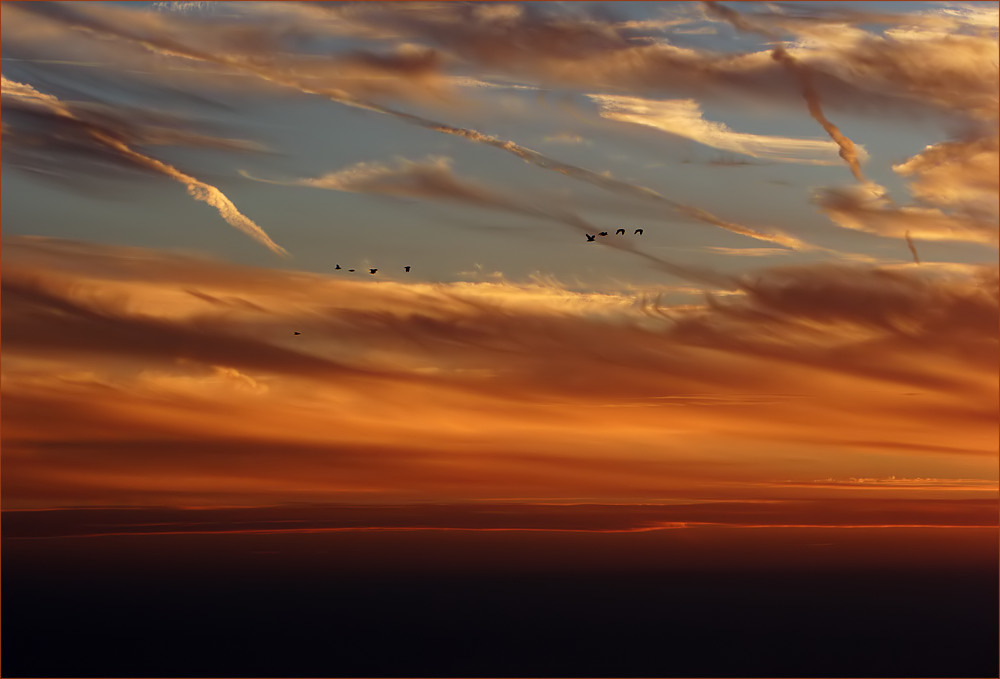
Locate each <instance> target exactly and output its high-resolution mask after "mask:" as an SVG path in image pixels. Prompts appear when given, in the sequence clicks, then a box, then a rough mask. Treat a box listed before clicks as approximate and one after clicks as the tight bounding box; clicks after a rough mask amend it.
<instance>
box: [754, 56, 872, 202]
mask: <svg viewBox="0 0 1000 679" xmlns="http://www.w3.org/2000/svg"><path fill="white" fill-rule="evenodd" d="M771 58H772V59H774V60H775V61H777V62H778V63H780V64H781V65H783V66H784V67H785V68H787V69H788V70H789V71H791V72H792V73H794V74H795V76H796V77H797V78H798V80H799V85H800V86H801V87H802V98H803V99H805V100H806V105H807V106H808V107H809V115H811V116H812V117H813V119H814V120H815V121H816V122H818V123H819V124H820V125H822V126H823V129H824V130H826V133H827V134H828V135H830V139H832V140H833V141H835V142H836V143H837V146H839V147H840V157H841V158H843V159H844V162H846V163H847V166H848V167H850V168H851V174H853V175H854V178H855V179H857V180H858V181H859V182H861V183H862V184H868V183H869V181H868V179H867V178H866V177H865V175H864V173H863V172H861V162H860V161H859V160H858V151H857V148H856V147H855V146H854V142H853V141H851V140H850V139H849V138H848V137H847V136H846V135H845V134H844V133H843V132H841V131H840V128H839V127H837V126H836V125H834V124H833V123H832V122H830V120H829V119H828V118H827V117H826V115H824V114H823V109H822V108H821V107H820V102H819V95H818V94H817V93H816V90H815V89H814V88H813V85H812V78H811V77H810V76H809V69H807V68H806V67H805V66H803V65H802V63H801V62H800V61H799V60H798V59H796V58H795V57H793V56H792V55H791V54H789V53H788V52H786V51H785V48H784V47H782V46H781V45H777V46H775V48H774V51H772V52H771Z"/></svg>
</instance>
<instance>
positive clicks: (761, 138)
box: [588, 94, 867, 165]
mask: <svg viewBox="0 0 1000 679" xmlns="http://www.w3.org/2000/svg"><path fill="white" fill-rule="evenodd" d="M588 96H589V97H590V98H591V99H592V100H594V101H596V102H597V104H598V105H599V106H600V107H601V110H600V114H601V117H602V118H608V119H609V120H619V121H622V122H627V123H634V124H636V125H646V126H648V127H654V128H656V129H658V130H663V131H664V132H669V133H671V134H676V135H678V136H681V137H685V138H687V139H692V140H694V141H696V142H698V143H700V144H704V145H706V146H710V147H712V148H716V149H721V150H723V151H732V152H735V153H741V154H744V155H748V156H751V157H753V158H763V159H766V160H775V161H780V162H786V163H810V164H815V165H832V164H834V163H835V162H836V161H835V160H833V159H831V156H832V155H833V154H834V153H836V152H837V145H836V144H834V143H832V142H827V141H822V140H815V139H794V138H791V137H775V136H769V135H759V134H747V133H744V132H735V131H734V130H732V129H730V128H729V127H728V126H727V125H725V124H724V123H717V122H712V121H708V120H705V119H704V118H703V117H702V112H701V107H700V106H699V105H698V102H696V101H694V100H693V99H671V100H666V101H656V100H651V99H641V98H639V97H622V96H614V95H602V94H591V95H588ZM860 153H861V154H864V150H863V149H861V150H860ZM864 155H867V154H864ZM862 157H863V156H862Z"/></svg>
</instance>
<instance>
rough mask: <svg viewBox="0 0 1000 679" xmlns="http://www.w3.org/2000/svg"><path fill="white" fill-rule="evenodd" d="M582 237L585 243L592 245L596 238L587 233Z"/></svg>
mask: <svg viewBox="0 0 1000 679" xmlns="http://www.w3.org/2000/svg"><path fill="white" fill-rule="evenodd" d="M583 235H584V236H586V237H587V242H588V243H593V242H594V239H595V238H597V236H591V235H590V234H589V233H585V234H583Z"/></svg>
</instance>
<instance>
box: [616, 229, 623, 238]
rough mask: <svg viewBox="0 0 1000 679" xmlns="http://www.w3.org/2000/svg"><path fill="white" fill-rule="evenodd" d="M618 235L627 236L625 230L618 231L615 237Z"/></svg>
mask: <svg viewBox="0 0 1000 679" xmlns="http://www.w3.org/2000/svg"><path fill="white" fill-rule="evenodd" d="M618 234H621V235H623V236H624V235H625V229H618V230H617V231H615V235H616V236H617V235H618Z"/></svg>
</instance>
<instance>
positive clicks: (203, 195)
mask: <svg viewBox="0 0 1000 679" xmlns="http://www.w3.org/2000/svg"><path fill="white" fill-rule="evenodd" d="M0 85H2V91H3V93H4V94H7V95H10V96H14V97H17V98H20V99H22V100H26V101H31V102H33V103H36V104H40V105H42V106H43V107H45V108H47V109H48V110H49V111H51V112H52V113H54V114H56V115H58V116H61V117H63V118H67V119H70V120H73V121H75V122H78V123H81V126H82V128H83V130H84V131H85V132H86V133H87V135H88V136H89V137H90V139H92V140H93V141H95V142H97V143H98V144H101V145H102V146H104V147H106V148H108V149H111V150H113V151H115V152H116V153H118V154H119V155H120V156H121V157H123V158H128V159H129V160H131V161H133V162H135V163H136V164H138V165H140V166H142V167H146V168H149V169H151V170H154V171H156V172H159V173H160V174H163V175H166V176H168V177H170V178H171V179H174V180H176V181H178V182H180V183H181V184H184V185H185V186H187V190H188V193H189V194H190V195H191V197H192V198H194V199H195V200H200V201H202V202H204V203H208V204H209V205H211V206H212V207H214V208H215V209H216V210H217V211H218V212H219V214H220V215H221V216H222V218H223V219H225V220H226V222H227V223H228V224H229V225H230V226H233V227H235V228H236V229H239V230H240V231H242V232H243V233H245V234H247V235H248V236H250V237H251V238H253V239H254V240H256V241H258V242H259V243H262V244H263V245H264V246H265V247H267V248H268V249H269V250H271V252H274V253H276V254H278V255H281V256H283V257H287V256H289V255H288V251H286V250H285V249H284V248H283V247H281V246H280V245H278V244H277V243H275V242H274V241H273V240H271V238H270V236H268V235H267V233H265V232H264V230H263V229H262V228H260V227H259V226H258V225H257V224H255V223H254V221H253V220H252V219H250V218H249V217H247V216H246V215H244V214H243V213H241V212H240V211H239V210H238V209H237V208H236V206H235V205H233V202H232V201H231V200H229V198H227V197H226V196H225V194H223V193H222V191H220V190H219V189H217V188H216V187H214V186H212V185H211V184H206V183H205V182H203V181H200V180H198V179H195V178H194V177H192V176H190V175H187V174H184V173H183V172H181V171H180V170H178V169H177V168H175V167H174V166H172V165H168V164H167V163H164V162H162V161H160V160H157V159H156V158H151V157H150V156H147V155H144V154H142V153H139V152H138V151H135V150H133V149H132V148H130V147H129V146H128V145H127V144H126V143H125V142H123V141H121V140H120V139H115V138H114V137H112V136H109V135H108V133H107V132H105V131H103V130H101V129H100V128H99V127H97V126H95V125H93V124H91V123H88V122H87V121H86V120H83V119H82V118H80V117H79V116H77V115H75V114H74V113H73V111H72V110H71V109H70V108H69V107H67V106H66V104H65V103H63V102H62V101H60V100H59V99H58V98H57V97H55V96H53V95H51V94H45V93H43V92H39V91H38V90H36V89H35V88H34V87H32V86H30V85H26V84H23V83H18V82H14V81H12V80H8V79H7V78H6V77H4V78H2V81H0Z"/></svg>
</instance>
